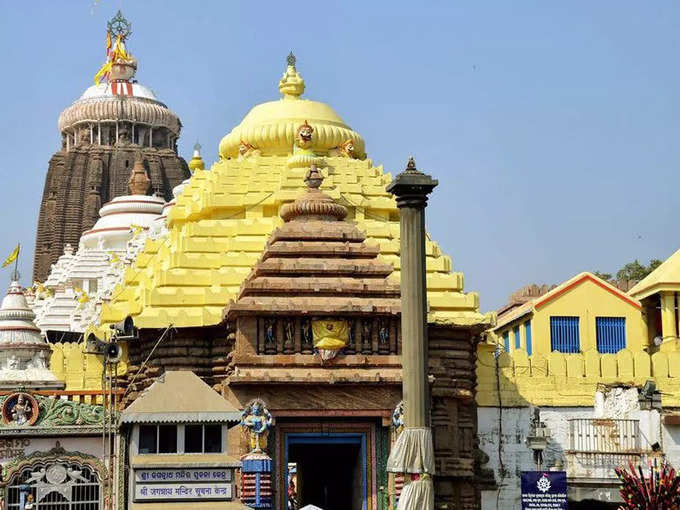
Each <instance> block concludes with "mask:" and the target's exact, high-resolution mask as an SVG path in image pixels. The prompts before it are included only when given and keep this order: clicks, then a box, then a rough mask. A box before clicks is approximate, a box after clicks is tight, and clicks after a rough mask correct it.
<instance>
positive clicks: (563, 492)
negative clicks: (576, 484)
mask: <svg viewBox="0 0 680 510" xmlns="http://www.w3.org/2000/svg"><path fill="white" fill-rule="evenodd" d="M568 508H569V505H568V503H567V473H566V472H564V471H523V472H522V510H567V509H568Z"/></svg>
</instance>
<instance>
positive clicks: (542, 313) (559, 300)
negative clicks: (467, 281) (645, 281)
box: [494, 280, 649, 356]
mask: <svg viewBox="0 0 680 510" xmlns="http://www.w3.org/2000/svg"><path fill="white" fill-rule="evenodd" d="M537 301H539V302H540V299H539V300H537ZM551 316H555V317H557V316H569V317H578V318H579V336H580V342H581V352H586V351H589V350H591V349H596V348H597V339H596V332H595V318H596V317H625V319H626V348H627V349H630V350H631V351H633V352H637V351H639V350H641V349H642V348H644V347H647V346H648V345H649V338H648V335H647V326H646V323H645V321H644V320H643V316H642V312H641V310H640V309H639V308H636V307H635V306H633V305H632V304H630V303H628V302H627V301H624V300H623V299H621V298H620V297H619V296H616V295H614V294H612V293H611V292H610V291H608V290H606V289H603V288H602V287H601V286H599V285H597V284H596V283H595V282H593V281H591V280H584V281H583V282H581V283H579V284H578V285H576V286H575V287H573V288H571V289H569V290H567V291H566V292H564V293H563V294H561V295H559V296H556V297H555V298H553V299H552V300H551V301H548V302H547V303H546V304H545V305H543V306H542V307H539V308H538V309H536V307H534V308H533V310H532V312H530V313H529V314H528V315H526V316H523V317H520V318H518V319H517V320H515V321H513V322H510V323H508V324H506V325H503V326H501V327H498V328H497V329H496V330H495V331H494V333H495V336H496V337H497V338H498V341H500V343H501V345H503V335H504V333H505V332H506V331H509V332H510V352H513V351H514V350H515V336H514V328H515V325H516V324H518V323H520V324H521V325H522V326H521V328H520V332H521V342H522V343H521V346H522V348H523V349H526V338H525V327H524V325H525V323H526V322H527V321H528V320H531V333H532V346H533V352H532V354H537V353H541V354H544V355H546V356H547V355H548V354H550V317H551Z"/></svg>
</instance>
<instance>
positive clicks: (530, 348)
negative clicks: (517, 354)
mask: <svg viewBox="0 0 680 510" xmlns="http://www.w3.org/2000/svg"><path fill="white" fill-rule="evenodd" d="M524 336H526V338H527V354H528V355H529V356H531V352H532V351H533V345H532V344H531V321H526V322H525V323H524Z"/></svg>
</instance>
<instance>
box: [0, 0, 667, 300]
mask: <svg viewBox="0 0 680 510" xmlns="http://www.w3.org/2000/svg"><path fill="white" fill-rule="evenodd" d="M0 7H1V10H0V12H1V13H2V18H0V47H2V48H3V52H2V54H3V61H4V62H3V71H4V72H3V73H2V74H3V79H2V80H0V120H1V121H2V132H1V133H2V134H1V135H0V158H1V160H0V178H1V182H2V183H3V185H2V186H0V203H2V205H3V209H2V210H3V211H4V213H3V218H2V221H0V229H1V232H2V235H1V236H0V257H4V256H5V252H6V253H7V254H9V253H10V251H11V250H12V249H13V248H14V246H15V245H16V243H17V242H21V244H22V256H21V259H20V271H21V273H22V283H23V284H24V285H30V282H31V280H30V278H31V273H32V258H33V245H34V243H35V230H36V224H37V215H38V208H39V203H40V198H41V194H42V187H43V184H44V179H45V174H46V172H47V165H48V161H49V159H50V157H51V156H52V154H53V153H54V152H55V151H56V150H58V148H59V146H60V137H59V133H58V131H57V117H58V115H59V112H60V111H61V110H63V109H64V108H65V107H67V106H68V105H69V104H71V103H72V102H73V101H74V100H75V99H77V98H78V96H80V94H81V93H82V92H83V91H84V90H85V88H87V87H88V86H89V85H90V84H91V83H92V80H93V76H94V74H95V72H96V71H97V69H98V67H99V66H100V65H101V64H102V63H103V59H104V53H105V30H106V21H107V20H108V19H110V18H111V17H113V16H114V15H115V13H116V11H117V10H118V9H119V8H121V9H122V10H123V14H124V15H125V16H126V17H127V18H128V19H129V20H130V21H131V22H132V31H133V34H132V36H131V37H130V39H129V41H128V49H130V50H131V51H132V53H134V55H135V56H136V57H137V58H138V59H139V70H138V73H137V78H138V80H139V81H140V83H142V84H145V85H147V86H150V87H151V88H152V89H153V90H154V91H155V93H156V94H157V96H158V97H159V99H160V100H161V101H163V102H164V103H165V104H167V105H168V106H169V107H170V108H171V109H172V110H173V111H175V112H176V113H177V114H178V115H179V117H180V118H181V120H182V123H183V125H184V127H183V132H182V136H181V139H180V142H179V149H180V153H181V154H182V155H183V156H184V157H185V158H186V159H189V158H190V157H191V148H192V146H193V144H194V143H195V142H196V140H200V142H201V144H202V145H203V155H204V159H205V160H206V163H208V164H211V163H212V162H213V161H215V159H216V158H217V147H218V144H219V141H220V139H221V138H222V137H223V136H224V135H226V134H227V133H228V132H229V131H230V130H231V129H232V128H233V127H234V126H235V125H237V124H238V123H239V122H240V120H241V119H242V118H243V116H244V115H245V114H246V113H247V112H248V111H249V110H250V108H251V107H252V106H254V105H255V104H258V103H261V102H264V101H270V100H273V99H276V98H277V97H278V90H277V83H278V80H279V79H280V77H281V74H282V72H283V71H284V70H285V57H286V55H287V54H288V52H289V51H291V50H292V51H293V52H294V53H295V55H296V56H297V57H298V65H297V69H298V71H299V72H300V74H301V75H302V76H303V78H304V79H305V82H306V85H307V89H306V92H305V97H307V98H309V99H315V100H319V101H324V102H327V103H329V104H330V105H332V106H333V108H334V109H335V110H336V111H337V112H338V113H339V114H340V116H341V117H342V118H343V119H344V120H345V122H346V123H347V124H348V125H350V126H351V127H352V128H353V129H354V130H356V131H358V132H359V133H361V135H362V136H363V137H364V139H365V140H366V149H367V152H368V155H369V157H370V158H371V159H372V160H373V161H374V162H375V163H376V164H383V165H384V167H385V170H386V171H388V172H391V173H392V174H393V175H394V174H396V173H398V172H400V171H401V170H402V169H403V168H404V167H405V164H406V162H407V159H408V157H409V156H410V155H413V156H414V157H415V159H416V162H417V166H418V168H419V169H421V170H422V171H424V172H427V173H430V174H431V175H433V176H434V177H436V178H438V179H439V186H438V187H437V188H436V189H435V191H434V193H433V195H432V197H431V200H430V206H429V207H428V209H427V227H428V230H429V232H430V234H431V236H432V238H433V239H434V240H436V241H437V242H438V243H439V244H440V245H441V247H442V249H443V250H444V252H446V253H447V254H449V255H451V257H452V260H453V268H454V270H455V271H462V272H463V273H464V274H465V288H466V291H475V292H478V293H479V294H480V304H481V309H482V310H484V311H487V310H492V309H496V308H498V307H500V306H501V305H503V304H504V303H505V302H506V301H507V298H508V296H509V294H510V293H511V292H512V291H514V290H516V289H518V288H520V287H522V286H524V285H527V284H530V283H539V284H540V283H559V282H561V281H563V280H565V279H567V278H570V277H571V276H573V275H575V274H577V273H579V272H581V271H588V270H601V271H606V272H615V271H616V270H617V269H618V268H619V267H621V266H622V265H623V264H625V263H627V262H630V261H632V260H634V259H639V260H640V261H641V262H645V263H646V262H647V261H649V259H651V258H660V259H665V258H666V257H668V256H669V255H670V254H672V253H673V252H674V251H675V250H676V249H678V248H680V237H679V236H678V228H677V218H678V215H679V211H677V210H676V205H678V202H679V201H678V199H677V197H678V196H679V195H680V172H679V171H678V169H679V164H680V143H679V141H678V138H679V134H680V94H679V91H680V61H679V60H678V51H677V50H678V48H680V2H677V1H672V0H669V1H663V0H658V1H654V2H639V1H633V0H630V1H628V0H616V1H614V0H612V1H608V0H600V1H598V2H592V1H579V0H572V1H569V2H557V1H552V2H546V1H545V0H536V1H528V0H516V1H515V0H513V1H510V0H508V1H486V2H480V1H471V0H470V1H455V2H454V1H441V2H438V1H427V2H413V1H398V0H389V1H382V0H381V1H377V0H375V1H371V2H366V1H363V2H356V1H353V0H345V1H343V2H329V1H324V2H294V3H290V2H269V1H260V2H240V1H238V2H237V1H235V0H232V1H212V0H201V1H191V2H189V1H183V2H180V1H167V0H149V1H141V0H136V1H131V0H99V1H97V2H96V3H95V2H94V1H93V0H82V1H80V0H70V1H60V2H56V1H54V0H44V1H41V0H33V1H31V2H17V1H15V0H0ZM674 211H675V212H674ZM4 271H7V272H8V273H9V271H8V270H7V269H5V270H4ZM0 278H3V277H2V276H1V275H0ZM7 278H9V275H8V276H7Z"/></svg>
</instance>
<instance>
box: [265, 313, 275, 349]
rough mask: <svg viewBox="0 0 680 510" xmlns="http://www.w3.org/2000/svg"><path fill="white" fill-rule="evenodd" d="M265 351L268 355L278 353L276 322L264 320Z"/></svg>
mask: <svg viewBox="0 0 680 510" xmlns="http://www.w3.org/2000/svg"><path fill="white" fill-rule="evenodd" d="M264 349H265V352H266V353H268V354H272V353H275V352H276V320H275V319H265V320H264Z"/></svg>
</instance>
